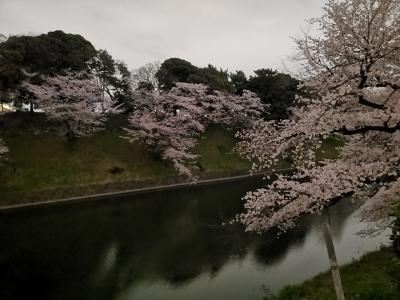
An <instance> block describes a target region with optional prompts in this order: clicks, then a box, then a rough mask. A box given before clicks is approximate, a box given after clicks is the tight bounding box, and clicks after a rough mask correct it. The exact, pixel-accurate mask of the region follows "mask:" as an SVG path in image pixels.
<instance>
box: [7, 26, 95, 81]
mask: <svg viewBox="0 0 400 300" xmlns="http://www.w3.org/2000/svg"><path fill="white" fill-rule="evenodd" d="M95 55H96V50H95V48H94V47H93V45H92V44H91V43H90V42H89V41H87V40H85V39H84V38H83V37H82V36H80V35H77V34H68V33H64V32H63V31H60V30H57V31H53V32H49V33H47V34H41V35H38V36H11V37H9V38H8V40H7V41H5V42H3V43H0V56H1V57H2V59H3V60H6V61H7V62H8V63H9V64H14V65H15V66H16V67H18V68H23V69H24V70H26V71H27V72H30V73H41V74H46V75H55V74H58V73H60V72H63V71H65V70H71V71H82V70H86V69H87V66H88V61H89V60H90V59H92V58H93V57H94V56H95Z"/></svg>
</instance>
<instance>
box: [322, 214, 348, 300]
mask: <svg viewBox="0 0 400 300" xmlns="http://www.w3.org/2000/svg"><path fill="white" fill-rule="evenodd" d="M328 209H329V208H326V209H325V211H324V221H323V224H322V230H323V233H324V239H325V245H326V250H327V251H328V257H329V263H330V265H331V273H332V279H333V284H334V286H335V292H336V298H337V299H338V300H345V297H344V291H343V285H342V279H341V277H340V270H339V265H338V262H337V258H336V253H335V246H334V245H333V240H332V229H331V225H330V219H329V211H328Z"/></svg>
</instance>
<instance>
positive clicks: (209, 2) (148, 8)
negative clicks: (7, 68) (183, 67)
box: [0, 0, 325, 73]
mask: <svg viewBox="0 0 400 300" xmlns="http://www.w3.org/2000/svg"><path fill="white" fill-rule="evenodd" d="M324 2H325V1H324V0H0V33H3V34H6V35H12V34H21V33H30V32H32V33H45V32H48V31H51V30H57V29H61V30H63V31H65V32H68V33H78V34H81V35H82V36H84V37H85V38H86V39H88V40H89V41H91V42H92V43H93V45H94V46H95V47H96V48H105V49H107V50H108V51H109V52H110V53H111V54H112V55H113V56H114V57H115V58H118V59H121V60H123V61H125V62H126V63H127V64H128V66H129V67H130V68H136V67H139V66H141V65H143V64H145V63H147V62H152V61H156V60H159V61H163V60H164V59H166V58H170V57H180V58H183V59H186V60H188V61H190V62H192V63H193V64H195V65H198V66H205V65H207V64H208V63H211V64H214V65H216V66H218V67H222V68H224V69H229V70H230V71H234V70H238V69H241V70H244V71H246V73H250V72H251V71H252V70H254V69H257V68H262V67H272V68H277V69H280V70H282V69H283V63H282V62H283V61H285V60H286V59H287V56H288V55H290V54H291V53H292V52H293V42H292V40H291V37H293V36H296V35H298V34H300V30H301V28H302V27H304V25H305V22H304V20H305V19H308V18H311V17H316V16H319V15H320V13H321V6H322V5H323V3H324Z"/></svg>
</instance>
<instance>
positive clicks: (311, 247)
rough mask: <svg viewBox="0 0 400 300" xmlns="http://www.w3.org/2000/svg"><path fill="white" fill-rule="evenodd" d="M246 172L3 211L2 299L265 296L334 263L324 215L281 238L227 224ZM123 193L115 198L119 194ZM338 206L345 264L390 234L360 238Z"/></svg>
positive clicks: (335, 223)
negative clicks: (236, 178) (236, 177)
mask: <svg viewBox="0 0 400 300" xmlns="http://www.w3.org/2000/svg"><path fill="white" fill-rule="evenodd" d="M259 185H260V182H259V181H257V180H254V179H252V180H244V181H241V182H231V183H224V184H218V185H210V186H198V187H196V186H193V187H187V188H184V189H178V190H169V191H162V192H153V193H146V194H138V195H132V196H128V197H124V198H120V199H118V201H106V202H102V201H98V202H88V203H76V204H74V205H65V206H55V207H45V208H40V209H30V210H23V211H15V212H12V213H9V214H5V215H0V245H1V251H0V270H1V272H0V299H8V300H14V299H18V300H19V299H60V300H64V299H65V300H70V299H74V300H79V299H82V300H83V299H84V300H90V299H93V300H94V299H95V300H102V299H104V300H112V299H115V300H128V299H129V300H140V299H143V300H149V299H151V300H157V299H163V300H165V299H173V300H179V299H185V300H192V299H215V300H219V299H230V300H234V299H255V300H256V299H257V300H260V299H262V298H263V296H264V295H265V292H266V291H276V290H278V289H280V288H281V287H282V286H284V285H286V284H290V283H297V282H301V281H303V280H304V279H307V278H309V277H310V276H313V275H315V274H317V273H318V272H321V271H324V270H327V269H328V268H329V262H328V258H327V254H326V249H325V246H324V243H323V237H322V233H321V230H320V228H319V226H320V225H319V224H320V221H321V220H320V217H318V216H306V217H304V218H303V219H302V221H301V223H300V226H298V227H297V228H296V229H294V230H292V231H290V232H288V233H286V234H284V235H282V236H281V237H280V238H279V239H276V238H275V234H274V232H270V233H268V234H264V235H262V236H258V235H254V234H249V233H245V232H244V231H243V228H241V227H240V226H238V225H225V226H224V225H222V224H223V223H227V221H228V220H230V219H231V218H232V217H234V216H235V215H236V214H237V213H238V212H239V211H240V209H241V207H242V202H241V197H242V196H243V195H244V193H245V192H246V191H248V190H250V189H254V188H255V187H257V186H259ZM115 200H117V199H115ZM329 210H330V212H329V213H330V216H331V221H332V229H333V232H334V243H335V246H336V251H337V255H338V260H339V262H340V263H346V262H349V261H351V260H352V259H353V258H357V257H359V256H360V255H362V254H363V253H365V252H367V251H371V250H375V249H377V248H379V246H380V245H381V244H387V243H388V232H384V233H382V234H381V235H379V236H375V237H369V238H362V237H361V236H359V235H357V232H358V231H360V230H361V229H363V228H365V226H366V225H365V224H363V223H360V222H359V221H358V218H357V217H356V212H355V211H354V210H355V209H354V207H352V205H351V204H350V203H349V202H341V203H339V204H338V205H335V206H333V207H331V208H329Z"/></svg>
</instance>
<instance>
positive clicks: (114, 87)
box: [90, 49, 131, 103]
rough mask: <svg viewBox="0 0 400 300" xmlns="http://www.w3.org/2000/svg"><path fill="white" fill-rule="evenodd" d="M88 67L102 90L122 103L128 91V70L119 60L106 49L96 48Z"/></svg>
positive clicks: (115, 100)
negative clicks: (95, 53)
mask: <svg viewBox="0 0 400 300" xmlns="http://www.w3.org/2000/svg"><path fill="white" fill-rule="evenodd" d="M90 69H91V71H92V73H93V74H94V75H95V76H96V78H97V80H98V82H99V85H100V87H101V89H102V90H103V92H105V93H107V95H108V96H109V97H110V98H111V100H112V101H113V102H117V103H123V102H125V101H126V99H127V97H128V95H129V93H130V76H131V74H130V72H129V70H128V68H127V66H126V65H125V63H123V62H121V61H116V60H115V59H114V58H113V57H112V56H111V55H110V54H109V53H108V52H107V50H102V49H101V50H98V51H97V55H96V56H95V57H94V58H93V60H91V61H90Z"/></svg>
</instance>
